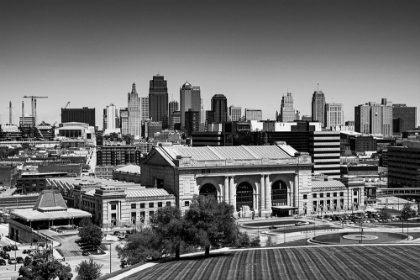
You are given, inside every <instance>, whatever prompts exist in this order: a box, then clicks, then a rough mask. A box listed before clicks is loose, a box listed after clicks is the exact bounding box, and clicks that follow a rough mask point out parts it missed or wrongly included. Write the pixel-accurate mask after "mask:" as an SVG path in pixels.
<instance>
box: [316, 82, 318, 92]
mask: <svg viewBox="0 0 420 280" xmlns="http://www.w3.org/2000/svg"><path fill="white" fill-rule="evenodd" d="M316 85H317V91H319V83H317V84H316Z"/></svg>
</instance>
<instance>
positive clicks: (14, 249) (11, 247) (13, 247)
mask: <svg viewBox="0 0 420 280" xmlns="http://www.w3.org/2000/svg"><path fill="white" fill-rule="evenodd" d="M10 249H12V250H13V251H17V250H19V248H18V246H17V245H12V246H10Z"/></svg>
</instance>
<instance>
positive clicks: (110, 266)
mask: <svg viewBox="0 0 420 280" xmlns="http://www.w3.org/2000/svg"><path fill="white" fill-rule="evenodd" d="M109 273H111V242H110V243H109Z"/></svg>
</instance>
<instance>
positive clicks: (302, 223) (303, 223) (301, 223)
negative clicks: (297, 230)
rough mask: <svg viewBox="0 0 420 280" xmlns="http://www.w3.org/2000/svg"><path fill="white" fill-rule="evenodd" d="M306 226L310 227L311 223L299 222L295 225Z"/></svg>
mask: <svg viewBox="0 0 420 280" xmlns="http://www.w3.org/2000/svg"><path fill="white" fill-rule="evenodd" d="M305 225H309V222H297V223H296V224H295V226H305Z"/></svg>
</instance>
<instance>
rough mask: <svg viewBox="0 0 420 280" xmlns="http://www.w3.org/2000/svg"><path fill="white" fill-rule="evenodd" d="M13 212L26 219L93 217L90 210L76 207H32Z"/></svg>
mask: <svg viewBox="0 0 420 280" xmlns="http://www.w3.org/2000/svg"><path fill="white" fill-rule="evenodd" d="M11 214H12V215H14V216H16V217H19V218H21V219H23V220H25V221H44V220H62V219H74V218H90V217H92V214H90V213H89V212H86V211H83V210H80V209H74V208H68V209H67V211H53V212H39V211H37V210H30V209H17V210H13V211H12V212H11Z"/></svg>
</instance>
